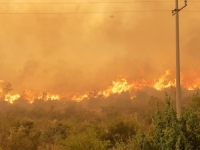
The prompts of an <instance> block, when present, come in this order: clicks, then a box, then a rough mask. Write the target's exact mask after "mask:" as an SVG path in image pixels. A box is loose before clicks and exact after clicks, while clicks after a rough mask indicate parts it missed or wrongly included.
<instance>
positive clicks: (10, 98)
mask: <svg viewBox="0 0 200 150" xmlns="http://www.w3.org/2000/svg"><path fill="white" fill-rule="evenodd" d="M19 98H20V95H19V94H15V95H11V94H6V95H5V101H7V102H9V103H11V104H12V103H13V102H14V101H15V100H17V99H19Z"/></svg>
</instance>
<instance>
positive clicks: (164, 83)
mask: <svg viewBox="0 0 200 150" xmlns="http://www.w3.org/2000/svg"><path fill="white" fill-rule="evenodd" d="M169 75H171V71H170V70H166V71H165V74H164V75H163V76H162V77H160V78H159V79H158V81H157V82H155V84H154V85H153V88H155V89H156V90H159V91H161V90H163V89H165V88H169V87H172V86H175V81H170V80H169V79H168V76H169Z"/></svg>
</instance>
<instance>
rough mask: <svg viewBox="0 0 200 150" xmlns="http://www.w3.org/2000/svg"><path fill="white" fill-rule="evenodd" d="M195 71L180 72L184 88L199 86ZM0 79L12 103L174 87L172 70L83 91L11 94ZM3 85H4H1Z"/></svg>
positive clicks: (83, 97)
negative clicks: (155, 76)
mask: <svg viewBox="0 0 200 150" xmlns="http://www.w3.org/2000/svg"><path fill="white" fill-rule="evenodd" d="M197 71H199V70H197ZM197 71H196V72H195V71H190V72H187V73H182V74H181V85H182V88H184V89H186V90H195V89H198V88H199V87H200V78H199V77H198V74H197ZM0 81H1V85H2V87H1V89H0V94H1V97H2V99H3V100H5V101H8V102H9V103H13V102H14V101H16V100H18V99H19V98H23V99H25V100H27V101H28V102H29V103H33V102H34V101H35V100H44V101H47V100H61V99H67V100H72V101H78V102H79V101H82V100H83V99H90V98H108V97H110V96H112V95H120V94H121V93H123V92H128V93H130V97H131V98H132V99H134V98H135V97H136V96H135V95H134V93H135V92H136V91H139V90H144V89H145V88H151V89H154V90H157V91H163V90H165V89H168V88H173V87H175V80H174V79H173V77H172V71H171V70H166V71H165V72H164V74H163V75H161V76H160V78H158V79H155V80H153V81H148V80H146V79H145V77H144V76H142V78H140V79H139V80H133V81H127V79H126V78H122V77H120V78H119V79H117V80H115V81H112V85H111V86H109V87H107V88H105V89H104V90H92V91H89V92H85V93H77V92H69V93H62V94H56V93H51V92H43V93H40V94H38V93H36V92H34V91H31V90H27V89H25V90H24V91H23V93H22V94H18V93H17V94H11V93H12V90H13V89H12V85H11V84H10V83H6V82H5V81H3V80H0ZM3 85H4V86H3Z"/></svg>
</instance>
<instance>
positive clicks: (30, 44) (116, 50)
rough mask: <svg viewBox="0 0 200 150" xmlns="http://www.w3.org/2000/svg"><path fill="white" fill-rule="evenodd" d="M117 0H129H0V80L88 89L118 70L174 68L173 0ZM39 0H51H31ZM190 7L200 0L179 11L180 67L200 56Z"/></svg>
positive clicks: (153, 72)
mask: <svg viewBox="0 0 200 150" xmlns="http://www.w3.org/2000/svg"><path fill="white" fill-rule="evenodd" d="M117 1H118V2H134V3H87V2H116V1H115V0H90V1H87V0H79V1H77V0H38V1H36V0H32V1H31V0H0V2H1V4H0V13H1V14H0V20H1V21H0V52H1V53H0V64H1V67H0V80H5V81H9V82H11V83H12V84H13V88H14V90H16V91H22V90H23V89H30V90H36V91H56V92H67V91H86V90H91V89H102V88H103V87H106V86H108V85H110V84H111V81H112V80H115V78H116V77H117V76H119V75H121V76H123V77H127V78H128V79H129V80H132V79H135V78H136V77H137V76H138V74H139V73H140V71H141V70H144V72H145V75H146V78H150V79H154V78H158V77H159V76H160V74H162V73H163V72H164V71H165V70H166V69H172V70H173V69H175V16H172V14H171V10H172V9H174V2H173V1H169V2H166V1H165V2H142V0H138V1H134V0H127V1H126V0H120V1H119V0H117ZM37 2H38V3H57V4H30V3H37ZM64 2H66V3H68V2H72V3H71V4H69V3H68V4H58V3H64ZM74 2H83V3H77V4H74ZM2 3H6V4H2ZM9 3H10V4H9ZM12 3H24V4H12ZM182 5H184V2H183V1H180V6H182ZM156 10H161V11H156ZM121 11H135V12H121ZM191 11H200V2H188V7H186V8H185V9H184V10H182V11H181V14H180V48H181V70H182V71H187V70H190V69H197V68H199V64H200V59H199V56H200V42H199V41H200V34H199V33H200V28H199V27H200V17H199V16H200V12H191ZM89 12H93V13H89ZM98 12H106V13H98ZM4 13H13V14H4ZM15 13H26V14H15ZM27 13H29V14H27ZM35 13H40V14H35ZM41 13H66V14H41Z"/></svg>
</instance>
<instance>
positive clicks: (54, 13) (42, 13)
mask: <svg viewBox="0 0 200 150" xmlns="http://www.w3.org/2000/svg"><path fill="white" fill-rule="evenodd" d="M148 12H170V10H140V11H137V10H136V11H132V10H130V11H104V12H52V13H51V12H47V13H45V12H41V13H40V12H39V13H34V12H33V13H23V12H22V13H16V12H14V13H12V12H11V13H7V12H6V13H4V12H0V15H51V14H52V15H62V14H63V15H70V14H113V13H148ZM183 12H185V13H190V12H200V10H196V11H195V10H192V11H183Z"/></svg>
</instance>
